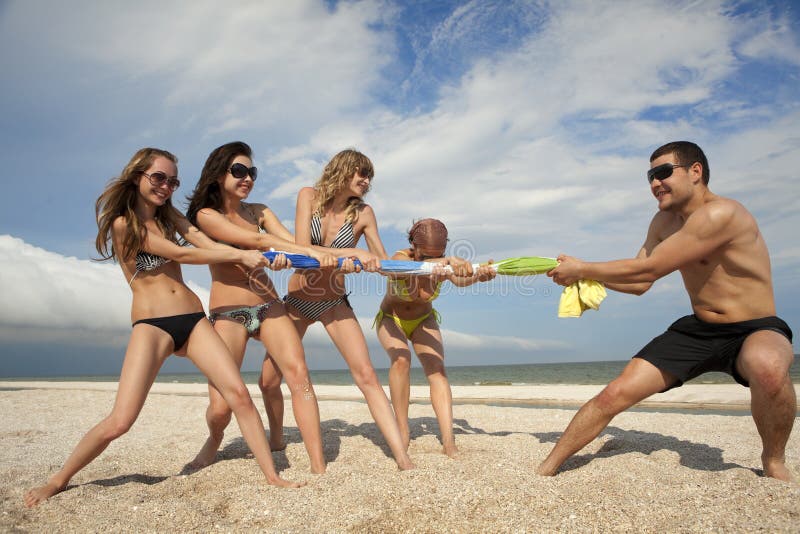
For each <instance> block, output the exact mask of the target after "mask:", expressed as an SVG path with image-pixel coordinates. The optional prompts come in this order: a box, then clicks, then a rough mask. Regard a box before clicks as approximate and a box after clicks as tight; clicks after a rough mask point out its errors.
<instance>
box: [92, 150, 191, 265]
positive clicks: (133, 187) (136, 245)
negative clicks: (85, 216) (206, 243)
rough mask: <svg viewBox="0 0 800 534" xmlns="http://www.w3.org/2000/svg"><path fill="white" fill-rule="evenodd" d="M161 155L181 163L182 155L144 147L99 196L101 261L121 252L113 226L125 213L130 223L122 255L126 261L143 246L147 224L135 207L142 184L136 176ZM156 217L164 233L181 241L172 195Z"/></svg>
mask: <svg viewBox="0 0 800 534" xmlns="http://www.w3.org/2000/svg"><path fill="white" fill-rule="evenodd" d="M159 156H160V157H163V158H167V159H168V160H170V161H172V162H173V163H175V164H176V165H177V164H178V158H176V157H175V156H174V155H173V154H171V153H169V152H167V151H166V150H161V149H158V148H142V149H140V150H138V151H137V152H136V154H134V155H133V157H132V158H131V160H130V161H129V162H128V164H127V165H126V166H125V168H124V169H122V174H120V175H119V177H117V178H112V179H111V180H110V181H109V182H108V184H107V185H106V188H105V190H104V191H103V193H102V194H101V195H100V196H99V197H98V198H97V202H95V205H94V212H95V217H96V219H97V238H95V241H94V246H95V248H96V249H97V252H98V253H99V254H100V259H99V261H105V260H110V259H113V258H114V256H115V255H116V254H117V253H118V252H120V251H116V250H114V243H113V240H112V239H111V228H112V226H113V225H114V220H115V219H116V218H117V217H119V216H123V217H125V221H126V222H127V225H128V226H127V230H126V232H125V237H123V239H122V243H120V246H121V247H122V251H121V253H122V254H121V255H120V257H121V259H122V260H123V261H126V260H129V259H131V258H133V257H134V256H135V255H136V253H137V252H138V251H139V250H141V248H142V244H143V243H144V240H145V238H146V237H147V228H146V227H145V226H144V224H142V223H141V221H139V217H138V216H137V215H136V212H135V211H134V210H133V209H134V207H135V206H136V195H138V194H139V193H138V190H139V188H138V186H137V184H136V181H135V180H134V179H135V178H136V177H137V176H141V175H142V174H143V173H144V172H146V171H147V169H149V168H150V165H152V164H153V161H155V159H156V158H157V157H159ZM155 219H156V224H157V225H158V227H159V229H160V230H161V231H162V232H163V233H164V237H166V238H167V239H169V240H171V241H174V242H175V243H177V242H178V240H177V239H176V237H175V232H176V229H177V223H176V210H175V208H174V207H173V206H172V197H170V198H168V199H167V200H166V202H164V204H162V205H161V206H159V207H158V208H156V215H155Z"/></svg>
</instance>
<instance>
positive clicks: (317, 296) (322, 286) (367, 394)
mask: <svg viewBox="0 0 800 534" xmlns="http://www.w3.org/2000/svg"><path fill="white" fill-rule="evenodd" d="M371 180H372V179H371V177H363V176H360V175H359V174H358V172H354V173H353V176H352V177H351V179H350V182H349V184H348V185H347V186H346V187H344V188H342V190H341V191H339V192H338V193H337V194H336V195H335V196H334V198H333V199H332V201H331V205H330V207H329V208H328V209H326V212H325V215H324V216H323V217H322V219H321V231H322V237H323V239H322V243H323V244H329V243H331V241H333V239H334V238H335V236H336V233H337V232H338V230H339V228H340V227H341V226H342V224H343V223H344V221H345V211H346V207H347V204H348V199H349V198H350V197H353V196H357V197H363V196H364V195H365V194H366V193H367V191H369V186H370V183H371ZM315 195H316V192H315V190H314V189H313V188H311V187H304V188H303V189H301V190H300V191H299V193H298V194H297V210H296V212H295V242H296V243H297V244H299V245H303V246H307V247H311V246H312V245H311V217H312V213H313V209H314V204H315ZM353 233H354V236H355V242H356V243H358V241H359V240H360V239H361V237H362V236H363V237H364V239H365V241H366V242H367V247H368V249H369V250H368V251H367V250H363V249H358V248H352V249H348V248H327V247H314V248H317V249H319V250H324V251H325V252H327V253H329V254H333V255H336V256H337V257H340V258H345V259H344V261H343V263H342V267H341V269H340V270H334V269H305V270H303V271H296V272H295V273H293V274H292V276H291V278H290V279H289V284H288V294H289V295H291V296H296V297H299V298H304V299H308V300H324V299H331V298H337V297H339V296H341V295H343V294H344V292H345V291H344V289H345V286H344V273H347V272H353V271H354V270H355V267H354V263H353V258H357V259H358V260H359V261H360V262H361V264H362V266H363V269H364V270H366V271H377V270H378V267H379V265H380V260H381V259H385V258H386V250H385V249H384V247H383V243H382V242H381V239H380V235H379V234H378V223H377V220H376V218H375V213H374V211H373V210H372V208H371V207H370V206H369V205H363V206H362V207H361V208H360V210H359V214H358V219H357V220H356V222H355V224H354V225H353ZM287 310H288V312H289V316H290V317H291V318H292V321H293V322H294V326H295V328H296V329H297V332H298V334H299V335H300V338H301V339H302V337H303V336H304V335H305V333H306V330H307V329H308V327H309V326H310V325H311V324H312V321H309V320H308V319H306V318H305V317H303V316H302V315H301V314H300V313H299V312H298V311H297V310H295V309H294V307H292V306H291V305H287ZM319 320H320V322H321V323H322V325H323V327H324V328H325V330H326V331H327V333H328V335H329V336H330V338H331V340H332V341H333V342H334V344H335V345H336V347H337V349H339V352H340V353H341V355H342V357H343V358H344V360H345V362H347V365H348V367H349V368H350V373H351V374H352V376H353V379H354V381H355V383H356V386H358V388H359V390H361V392H362V394H363V395H364V399H365V400H366V402H367V406H368V407H369V410H370V413H371V414H372V417H373V419H374V420H375V423H376V424H377V425H378V429H379V430H380V431H381V434H382V435H383V436H384V438H385V439H386V443H387V445H388V446H389V448H390V449H391V451H392V455H393V456H394V459H395V462H396V463H397V467H398V468H399V469H401V470H407V469H413V468H414V467H415V466H414V463H413V462H412V461H411V458H410V457H409V456H408V452H407V451H406V449H405V447H404V446H403V441H402V438H401V436H400V431H399V429H398V427H397V420H396V419H395V417H394V413H393V412H392V407H391V405H390V404H389V399H388V398H387V397H386V393H385V392H384V391H383V388H382V387H381V384H380V381H379V380H378V376H377V374H376V373H375V369H374V368H373V367H372V362H371V361H370V357H369V350H368V348H367V342H366V340H365V339H364V334H363V332H362V331H361V326H360V325H359V324H358V321H357V320H356V317H355V313H354V312H353V310H352V309H350V308H349V307H348V306H346V305H340V306H336V307H334V308H332V309H330V310H327V311H326V312H325V313H324V314H322V315H321V316H320V318H319ZM267 371H268V370H267V369H264V372H262V380H263V383H264V386H265V387H264V389H265V390H269V388H274V389H276V390H278V389H279V388H280V382H281V375H280V370H279V369H273V374H272V375H271V376H270V375H268V374H267Z"/></svg>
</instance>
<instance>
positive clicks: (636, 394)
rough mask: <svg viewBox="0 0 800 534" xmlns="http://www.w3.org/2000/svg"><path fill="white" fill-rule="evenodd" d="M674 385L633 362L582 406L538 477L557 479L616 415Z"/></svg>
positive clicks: (638, 360) (647, 364)
mask: <svg viewBox="0 0 800 534" xmlns="http://www.w3.org/2000/svg"><path fill="white" fill-rule="evenodd" d="M674 381H675V379H674V378H673V377H671V376H670V375H668V374H667V373H664V372H662V371H660V370H658V368H657V367H655V366H654V365H653V364H651V363H650V362H648V361H645V360H643V359H641V358H633V359H632V360H631V361H630V362H629V363H628V365H627V366H625V369H623V371H622V373H621V374H620V375H619V376H618V377H617V378H615V379H614V380H613V381H612V382H611V383H610V384H609V385H607V386H606V387H605V389H603V391H601V392H600V393H599V394H598V395H597V396H596V397H594V398H593V399H591V400H590V401H589V402H587V403H586V404H584V405H583V406H581V409H580V410H578V413H576V414H575V416H574V417H573V418H572V421H570V423H569V425H568V426H567V429H566V430H565V431H564V433H563V434H562V435H561V438H559V440H558V443H556V445H555V447H553V450H552V451H550V454H549V455H548V456H547V458H545V460H544V461H543V462H542V463H541V464H539V467H538V468H537V469H536V473H537V474H539V475H545V476H553V475H555V474H556V472H557V471H558V469H559V468H560V467H561V465H562V464H563V463H564V462H565V461H566V460H567V458H569V457H570V456H572V455H573V454H575V453H576V452H578V451H579V450H581V449H582V448H583V447H585V446H586V445H587V444H588V443H589V442H591V441H592V440H593V439H594V438H596V437H597V436H598V435H599V434H600V432H602V430H603V429H604V428H605V427H606V426H608V423H610V422H611V419H613V418H614V416H615V415H617V414H618V413H620V412H622V411H624V410H627V409H628V408H630V407H631V406H633V405H634V404H636V403H637V402H639V401H641V400H644V399H646V398H647V397H649V396H650V395H653V394H654V393H658V392H659V391H663V390H664V389H666V388H667V387H669V386H670V385H671V384H672V383H674Z"/></svg>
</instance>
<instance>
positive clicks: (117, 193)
mask: <svg viewBox="0 0 800 534" xmlns="http://www.w3.org/2000/svg"><path fill="white" fill-rule="evenodd" d="M179 184H180V182H179V181H178V178H177V158H175V156H173V155H172V154H170V153H169V152H166V151H164V150H159V149H153V148H145V149H141V150H139V151H138V152H136V154H134V156H133V158H131V160H130V162H129V163H128V164H127V166H126V167H125V169H124V170H123V171H122V174H121V175H120V176H119V177H118V178H116V179H114V180H112V181H111V182H110V183H109V184H108V186H107V187H106V189H105V191H104V192H103V194H102V195H100V197H99V198H98V199H97V203H96V213H97V224H98V234H97V239H96V247H97V250H98V252H99V253H100V254H101V256H102V257H103V258H104V259H112V258H115V259H116V260H117V261H119V263H120V266H121V267H122V272H123V274H124V275H125V279H126V280H128V282H129V284H130V287H131V290H132V291H133V303H132V307H131V321H132V322H133V330H132V331H131V337H130V340H129V342H128V348H127V350H126V352H125V359H124V361H123V363H122V371H121V373H120V378H119V387H118V389H117V397H116V400H115V402H114V407H113V408H112V410H111V413H110V414H109V415H108V416H107V417H106V418H105V419H103V420H102V421H101V422H100V423H98V424H97V425H96V426H94V427H93V428H92V429H91V430H89V432H88V433H86V435H84V437H83V438H82V439H81V440H80V442H79V443H78V445H77V446H76V447H75V449H74V450H73V451H72V454H70V456H69V458H67V461H66V462H65V463H64V466H63V467H62V468H61V469H60V470H59V471H58V472H57V473H55V474H54V475H53V476H51V477H50V479H49V480H48V481H47V483H46V484H45V485H43V486H39V487H37V488H34V489H32V490H29V491H28V492H27V493H26V494H25V497H24V501H25V504H26V505H27V506H34V505H36V504H38V503H39V502H41V501H43V500H45V499H47V498H49V497H51V496H52V495H54V494H56V493H58V492H60V491H63V490H64V488H66V486H67V483H68V482H69V481H70V479H71V478H72V477H73V476H74V475H75V474H76V473H77V472H78V471H80V470H81V469H82V468H83V467H85V466H86V465H87V464H89V462H91V461H92V460H94V459H95V458H96V457H97V456H98V455H100V453H101V452H103V450H105V448H106V447H107V446H108V445H109V444H110V443H111V442H112V441H113V440H114V439H116V438H118V437H119V436H121V435H123V434H124V433H125V432H127V431H128V429H129V428H130V427H131V425H133V423H134V421H136V418H137V417H138V415H139V412H140V411H141V409H142V406H143V405H144V401H145V398H146V397H147V393H148V391H149V390H150V387H151V386H152V384H153V381H154V380H155V377H156V374H157V373H158V370H159V369H160V368H161V365H162V364H163V363H164V360H166V358H167V357H168V356H169V355H170V354H177V355H181V356H187V357H188V358H189V359H190V360H191V361H192V362H193V363H194V364H195V365H197V367H198V368H199V369H200V371H202V372H203V374H205V375H206V376H207V377H208V378H209V380H211V381H213V382H214V384H216V385H217V387H218V388H219V390H220V392H221V394H222V395H223V397H224V398H225V400H226V402H227V403H228V404H229V405H230V406H231V408H232V409H233V412H234V414H235V415H236V419H237V421H238V422H239V427H240V429H241V431H242V436H243V437H244V439H245V441H246V442H247V444H248V446H249V447H250V450H251V451H252V452H253V454H254V456H255V458H256V461H257V462H258V464H259V466H260V467H261V470H262V472H263V473H264V475H265V476H266V477H267V481H268V482H269V483H270V484H274V485H277V486H294V487H296V486H299V484H295V483H291V482H288V481H286V480H283V479H281V478H280V477H279V476H278V474H277V473H276V471H275V466H274V465H273V463H272V455H271V453H270V450H269V445H268V444H267V440H266V437H265V435H264V427H263V424H262V422H261V417H260V416H259V415H258V411H257V410H256V407H255V405H254V404H253V401H252V399H251V398H250V394H249V392H248V390H247V387H246V386H245V384H244V382H243V381H242V378H241V376H240V375H239V370H238V369H237V367H236V365H235V363H234V361H233V358H232V357H231V355H230V353H229V352H228V349H227V348H226V347H225V343H224V342H223V341H222V339H220V337H219V336H218V335H217V333H216V332H215V331H214V329H213V328H212V327H211V324H210V323H209V322H208V320H207V319H206V318H205V314H204V313H203V307H202V305H201V303H200V300H199V299H198V298H197V296H196V295H195V294H194V293H192V291H191V290H190V289H189V288H188V287H186V285H185V284H184V282H183V278H182V276H181V267H180V264H181V263H189V264H205V263H207V264H217V263H225V262H236V263H241V264H244V265H246V266H247V267H248V268H250V269H256V268H259V267H263V266H264V265H265V264H266V260H265V259H264V257H263V255H262V254H261V253H259V252H258V251H255V250H237V249H234V248H231V247H225V246H220V245H217V244H216V243H214V242H213V241H212V240H210V239H209V238H207V237H206V236H204V235H203V234H202V233H201V232H200V231H199V230H198V229H197V228H195V227H194V226H192V225H191V224H190V223H189V222H188V221H187V220H186V219H185V218H184V217H183V216H182V215H180V213H178V212H177V210H175V209H174V208H173V206H172V203H171V197H172V193H173V192H174V191H175V189H177V187H178V185H179ZM176 233H177V234H180V235H181V236H182V237H183V238H184V239H185V240H186V241H188V242H189V243H191V244H193V245H196V246H198V247H211V248H191V247H182V246H179V245H178V243H177V241H176V237H175V235H176ZM109 241H111V247H110V248H109Z"/></svg>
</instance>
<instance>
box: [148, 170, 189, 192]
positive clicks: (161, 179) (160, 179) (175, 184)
mask: <svg viewBox="0 0 800 534" xmlns="http://www.w3.org/2000/svg"><path fill="white" fill-rule="evenodd" d="M142 174H143V175H144V176H147V179H148V180H149V181H150V185H152V186H153V187H161V186H162V185H164V184H167V187H169V190H170V191H175V190H176V189H178V188H179V187H180V186H181V181H180V180H178V177H177V176H167V175H166V174H164V173H163V172H161V171H156V172H153V173H150V174H147V173H146V172H143V173H142Z"/></svg>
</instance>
